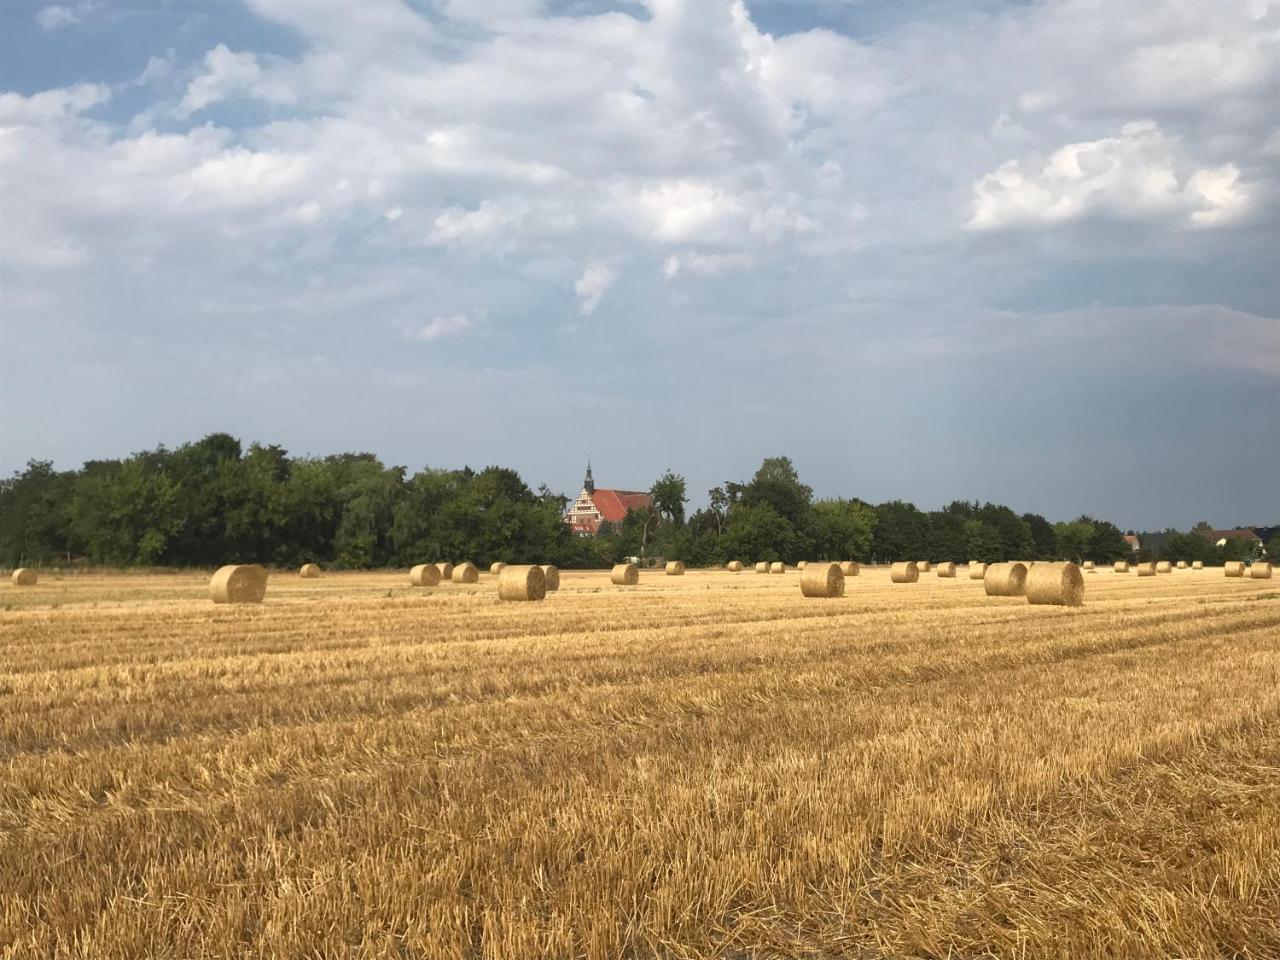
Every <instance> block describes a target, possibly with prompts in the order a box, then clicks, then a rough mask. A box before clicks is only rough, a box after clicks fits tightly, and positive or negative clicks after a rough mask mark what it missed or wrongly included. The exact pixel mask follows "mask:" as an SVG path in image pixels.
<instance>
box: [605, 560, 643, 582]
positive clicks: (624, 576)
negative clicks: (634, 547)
mask: <svg viewBox="0 0 1280 960" xmlns="http://www.w3.org/2000/svg"><path fill="white" fill-rule="evenodd" d="M609 579H610V580H611V581H613V582H614V583H616V584H617V585H618V586H620V587H634V586H635V585H636V584H637V583H639V582H640V568H639V567H637V566H636V565H635V564H634V563H620V564H618V565H617V566H615V567H614V568H613V570H612V571H610V573H609Z"/></svg>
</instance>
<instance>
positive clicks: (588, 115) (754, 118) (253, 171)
mask: <svg viewBox="0 0 1280 960" xmlns="http://www.w3.org/2000/svg"><path fill="white" fill-rule="evenodd" d="M1278 104H1280V3H1277V2H1268V0H1059V2H1017V3H1013V2H1010V3H1001V2H997V0H951V2H945V3H944V2H920V3H899V2H887V0H757V2H751V0H748V2H745V3H744V2H742V0H644V2H624V3H616V4H615V3H609V2H605V0H362V2H361V3H360V4H357V5H353V4H350V3H348V2H345V0H211V2H206V3H199V4H196V3H190V2H178V0H150V2H142V0H66V2H62V3H57V4H50V3H47V2H39V0H35V2H28V0H3V2H2V3H0V473H2V474H3V475H9V474H11V473H12V472H13V471H15V470H19V469H21V468H22V467H23V465H24V464H25V463H26V462H27V461H28V460H29V459H32V458H35V459H41V460H46V459H47V460H52V461H54V463H55V464H56V465H58V466H59V467H61V468H66V469H70V468H75V467H78V466H79V465H80V463H81V462H83V461H85V460H88V459H95V458H105V457H117V456H123V455H126V454H128V453H130V452H132V451H136V450H142V449H150V448H153V447H155V446H157V445H159V444H162V443H163V444H166V445H169V446H174V445H177V444H180V443H182V442H185V441H190V440H196V439H199V438H200V437H202V436H204V435H205V434H208V433H211V432H214V431H227V432H230V433H232V434H234V435H236V436H238V437H240V438H242V439H243V440H244V441H245V442H246V443H247V442H250V441H255V440H256V441H262V442H268V443H279V444H281V445H282V446H284V447H285V448H287V449H288V450H289V451H290V452H291V453H294V454H298V455H301V454H313V455H324V454H329V453H337V452H344V451H367V452H372V453H376V454H378V455H379V456H380V457H381V458H382V459H383V460H384V461H385V462H387V463H391V464H402V465H405V466H408V467H409V468H410V469H414V470H416V469H420V468H421V467H423V466H433V467H461V466H463V465H471V466H473V467H477V468H479V467H482V466H485V465H489V464H501V465H504V466H510V467H514V468H515V469H517V470H519V471H520V473H521V475H522V476H523V477H524V478H525V480H526V481H527V482H528V483H530V485H532V486H537V485H538V484H540V483H547V484H548V485H550V486H551V487H552V488H553V489H555V490H558V491H561V492H564V493H567V494H569V495H573V494H575V493H576V492H577V490H578V488H579V486H580V484H581V480H582V473H583V467H584V464H585V461H586V459H587V457H588V456H590V457H591V459H592V462H593V465H594V468H595V477H596V481H597V483H598V484H599V485H600V486H607V487H621V488H647V487H648V486H649V484H650V483H652V482H653V480H655V479H656V478H657V477H658V476H659V475H660V474H661V473H662V472H663V471H665V470H666V469H668V468H669V469H672V470H674V471H676V472H678V473H680V474H682V475H684V476H685V477H686V478H687V479H688V482H689V489H690V494H691V499H692V501H693V505H694V506H696V505H698V504H700V503H703V502H705V499H706V495H705V491H706V490H707V489H708V488H709V487H711V486H713V485H714V484H717V483H721V482H723V481H724V480H726V479H732V480H744V479H747V478H749V477H750V475H751V474H752V473H753V472H754V471H755V469H756V467H757V466H758V464H759V462H760V460H761V459H762V458H764V457H766V456H774V455H787V456H790V457H791V458H792V459H793V461H794V462H795V464H796V466H797V469H798V470H799V472H800V476H801V478H802V479H803V480H804V481H805V482H807V483H809V484H810V485H811V486H812V487H813V488H814V490H815V493H816V494H817V495H819V496H857V497H861V498H863V499H865V500H868V501H871V502H880V501H883V500H887V499H894V498H901V499H906V500H911V501H913V502H915V503H917V504H918V505H919V506H921V507H923V508H929V509H931V508H937V507H940V506H942V505H944V504H946V503H948V502H950V501H951V500H954V499H980V500H991V501H995V502H1000V503H1006V504H1008V505H1010V506H1012V507H1014V508H1015V509H1018V510H1020V511H1021V510H1033V511H1035V512H1039V513H1042V514H1044V515H1046V516H1048V517H1050V518H1051V519H1070V518H1073V517H1075V516H1077V515H1079V514H1081V513H1089V514H1092V515H1095V516H1100V517H1105V518H1107V519H1111V520H1113V521H1114V522H1116V523H1117V524H1118V525H1119V526H1121V527H1122V528H1136V529H1157V528H1163V527H1166V526H1178V527H1183V528H1186V527H1189V526H1190V525H1191V524H1193V523H1195V522H1196V521H1199V520H1207V521H1209V522H1210V523H1212V524H1214V525H1215V526H1227V525H1232V524H1244V523H1252V524H1262V523H1280V479H1278V478H1280V106H1278Z"/></svg>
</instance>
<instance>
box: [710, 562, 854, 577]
mask: <svg viewBox="0 0 1280 960" xmlns="http://www.w3.org/2000/svg"><path fill="white" fill-rule="evenodd" d="M815 562H820V563H839V566H840V572H841V573H843V574H844V575H845V576H846V577H856V576H857V575H858V570H859V567H858V564H857V563H856V562H855V561H853V560H843V561H836V560H823V561H813V560H801V561H800V562H799V563H797V564H796V566H795V568H796V569H797V570H799V571H800V572H801V573H803V572H804V571H805V570H807V569H808V568H809V566H810V565H811V564H813V563H815ZM725 569H726V570H728V571H729V572H730V573H741V572H742V571H743V570H744V569H746V567H745V566H744V564H743V562H742V561H741V560H730V561H729V562H728V563H727V564H725ZM755 571H756V573H786V572H787V565H786V564H785V563H783V562H781V561H780V560H774V561H772V562H771V561H768V560H761V561H760V562H759V563H757V564H756V565H755Z"/></svg>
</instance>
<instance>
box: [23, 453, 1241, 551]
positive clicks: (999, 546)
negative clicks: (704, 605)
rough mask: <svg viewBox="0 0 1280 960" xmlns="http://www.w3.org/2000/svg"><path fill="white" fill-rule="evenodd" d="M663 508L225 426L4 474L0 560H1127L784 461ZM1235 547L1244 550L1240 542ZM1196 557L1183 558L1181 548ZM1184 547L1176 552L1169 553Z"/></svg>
mask: <svg viewBox="0 0 1280 960" xmlns="http://www.w3.org/2000/svg"><path fill="white" fill-rule="evenodd" d="M650 492H651V494H652V495H653V503H654V507H653V509H652V510H632V511H631V512H630V513H629V514H628V515H627V517H626V519H625V520H623V521H622V522H621V523H619V524H617V525H613V524H607V523H606V524H604V525H603V526H602V529H601V531H600V534H599V535H598V536H596V537H588V538H584V537H577V536H575V535H573V534H572V533H571V532H570V530H569V529H568V527H567V526H566V525H565V524H564V523H563V522H562V520H561V518H562V515H563V513H564V509H565V506H566V504H567V502H568V501H567V500H566V498H565V497H563V496H561V495H559V494H555V493H552V492H551V491H550V490H548V489H547V488H546V487H545V486H544V487H541V488H539V489H538V490H536V491H535V490H531V489H530V488H529V487H528V486H527V485H526V484H525V483H524V481H523V480H521V478H520V476H519V475H518V474H517V473H515V472H514V471H512V470H509V469H506V468H504V467H486V468H485V469H483V470H480V471H475V470H472V469H470V468H464V469H462V470H432V469H428V470H423V471H422V472H420V473H416V474H413V475H412V476H410V475H408V474H407V473H406V471H405V469H404V468H403V467H387V466H385V465H383V464H382V463H381V462H380V461H379V460H378V459H377V458H376V457H374V456H372V455H371V454H340V455H337V456H331V457H323V458H311V457H290V456H288V454H287V453H286V452H285V451H284V450H283V449H281V448H280V447H278V446H264V445H259V444H254V445H252V446H250V447H249V448H248V449H247V450H245V449H243V447H242V445H241V443H240V441H238V440H236V439H235V438H234V437H231V436H228V435H227V434H223V433H217V434H212V435H210V436H208V437H205V438H204V439H203V440H200V441H198V442H196V443H189V444H185V445H183V446H181V447H178V448H177V449H176V450H167V449H164V448H161V449H158V450H153V451H146V452H143V453H138V454H134V455H133V456H131V457H128V458H126V459H123V460H104V461H92V462H89V463H86V464H85V465H84V467H83V468H82V469H80V470H78V471H68V472H58V471H56V470H54V469H53V468H52V466H51V465H50V464H49V463H42V462H34V461H33V462H32V463H30V464H29V465H28V466H27V469H26V470H24V471H22V472H20V473H18V474H15V475H14V476H13V477H12V478H10V479H8V480H5V481H0V563H2V564H5V565H7V566H15V565H18V564H48V563H57V562H64V563H65V562H71V561H73V560H76V559H81V558H83V559H84V560H87V561H88V562H90V563H94V564H106V565H113V566H139V565H141V566H205V567H209V566H214V565H217V564H219V563H223V562H227V561H242V562H245V561H257V562H262V563H268V564H278V565H287V566H292V565H296V564H299V563H302V562H304V561H316V562H319V563H324V564H330V565H333V566H336V567H349V568H365V567H383V566H407V565H410V564H413V563H420V562H429V561H435V560H450V561H458V560H461V559H470V560H473V561H475V562H477V563H480V564H488V563H490V562H492V561H494V560H498V559H502V560H507V561H509V562H513V563H519V562H534V561H538V562H544V563H555V564H557V565H559V566H562V567H570V568H572V567H599V566H604V565H607V564H610V563H614V562H617V561H619V560H621V559H623V558H625V557H643V558H650V559H652V558H657V557H665V558H668V559H670V558H680V559H683V560H684V561H685V562H687V563H689V564H691V565H713V564H719V563H723V562H725V561H726V560H728V559H731V558H738V559H742V560H747V561H758V560H783V561H786V562H788V563H794V562H795V561H797V560H800V559H802V558H805V557H813V558H816V557H830V558H839V559H854V560H859V561H864V562H865V561H889V560H897V559H917V560H930V561H940V560H958V561H964V560H971V559H974V560H982V561H996V560H1001V559H1029V560H1038V559H1055V558H1069V559H1075V560H1086V559H1088V560H1096V561H1099V562H1110V561H1112V560H1116V559H1121V558H1125V557H1128V556H1129V549H1128V546H1127V545H1126V544H1125V542H1124V539H1123V537H1122V535H1121V533H1120V531H1119V530H1118V529H1117V528H1116V527H1115V526H1113V525H1112V524H1110V523H1107V522H1106V521H1101V520H1095V519H1093V518H1091V517H1080V518H1079V519H1077V520H1072V521H1068V522H1065V523H1050V522H1049V521H1047V520H1046V519H1045V518H1043V517H1041V516H1038V515H1036V514H1022V515H1018V514H1016V513H1015V512H1014V511H1012V510H1010V509H1009V508H1008V507H1004V506H999V505H997V504H991V503H976V502H975V503H967V502H965V501H956V502H954V503H951V504H949V505H948V506H946V507H944V508H943V509H942V510H935V511H930V512H926V511H922V510H919V509H917V508H916V507H915V506H914V505H912V504H910V503H904V502H902V501H898V500H893V501H889V502H887V503H882V504H879V505H872V504H868V503H864V502H863V501H861V500H857V499H831V500H823V499H818V500H815V499H814V496H813V491H812V490H811V489H810V488H809V487H808V486H806V485H804V484H803V483H801V482H800V478H799V476H797V474H796V470H795V467H794V466H793V465H792V463H791V461H790V460H789V459H788V458H786V457H770V458H767V459H766V460H765V461H764V462H763V463H762V464H761V465H760V469H759V470H758V471H756V474H755V476H754V477H752V478H751V479H750V480H749V481H747V482H745V483H737V482H727V483H725V484H723V485H722V486H718V487H716V488H714V489H713V490H711V491H709V497H708V504H707V506H706V507H704V508H703V509H701V510H698V511H696V512H694V513H693V514H692V515H691V516H688V517H686V513H685V504H686V503H688V500H689V498H688V495H687V490H686V484H685V480H684V478H683V477H681V476H679V475H678V474H676V473H673V472H672V471H670V470H668V471H667V472H666V473H664V474H663V475H662V476H661V477H660V478H658V479H657V480H656V481H655V482H654V484H653V486H652V488H651V491H650ZM1170 549H1175V550H1176V553H1177V555H1176V557H1174V558H1175V559H1184V558H1185V559H1203V560H1205V561H1206V562H1210V563H1212V562H1215V561H1218V560H1220V559H1221V557H1220V556H1219V554H1220V553H1221V552H1222V551H1219V550H1218V549H1217V548H1216V547H1214V546H1213V545H1212V544H1210V543H1208V542H1207V541H1206V540H1205V539H1204V538H1203V537H1201V536H1200V535H1199V534H1198V533H1197V534H1189V535H1184V536H1183V537H1182V538H1178V539H1175V540H1171V541H1170V542H1169V543H1168V544H1166V552H1168V551H1169V550H1170ZM1233 549H1234V548H1233ZM1184 555H1185V556H1184ZM1171 556H1173V554H1171Z"/></svg>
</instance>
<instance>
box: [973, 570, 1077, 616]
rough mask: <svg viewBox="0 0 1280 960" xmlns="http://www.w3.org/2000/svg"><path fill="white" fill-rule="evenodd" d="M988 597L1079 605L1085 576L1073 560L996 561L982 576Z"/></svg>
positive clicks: (1056, 604) (1032, 602)
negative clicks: (1035, 561) (1024, 598)
mask: <svg viewBox="0 0 1280 960" xmlns="http://www.w3.org/2000/svg"><path fill="white" fill-rule="evenodd" d="M982 583H983V589H984V590H985V591H986V594H987V596H989V597H1026V599H1027V603H1031V604H1049V605H1053V606H1065V607H1078V606H1080V605H1081V604H1082V603H1084V576H1083V574H1082V573H1081V570H1080V567H1079V566H1078V565H1077V564H1074V563H1037V564H1035V565H1034V566H1030V567H1028V566H1027V565H1026V564H1024V563H993V564H991V565H990V566H989V567H987V570H986V573H985V575H984V576H983V580H982Z"/></svg>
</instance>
